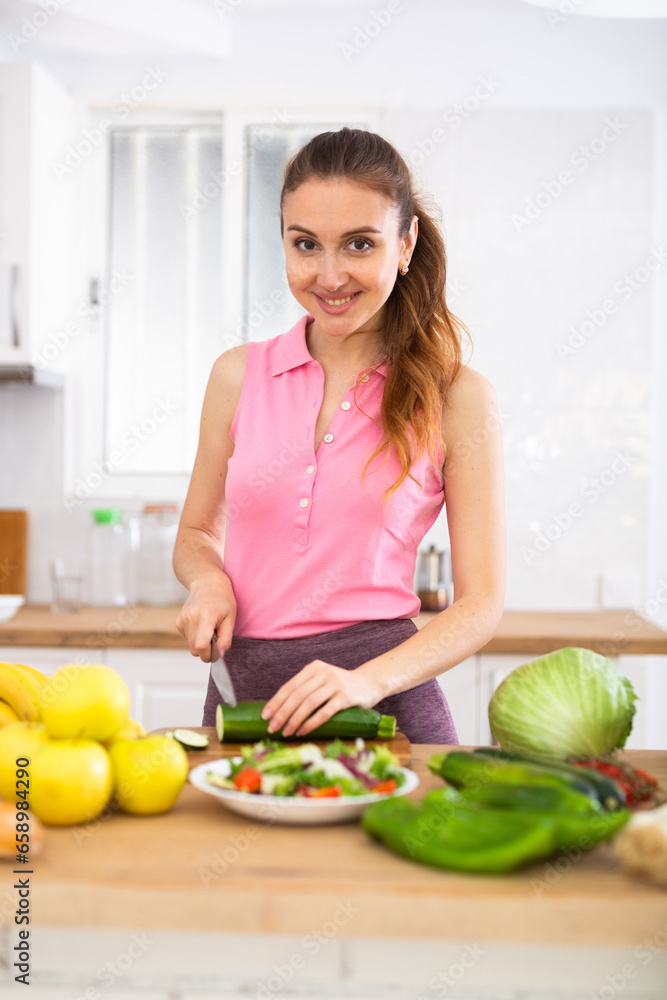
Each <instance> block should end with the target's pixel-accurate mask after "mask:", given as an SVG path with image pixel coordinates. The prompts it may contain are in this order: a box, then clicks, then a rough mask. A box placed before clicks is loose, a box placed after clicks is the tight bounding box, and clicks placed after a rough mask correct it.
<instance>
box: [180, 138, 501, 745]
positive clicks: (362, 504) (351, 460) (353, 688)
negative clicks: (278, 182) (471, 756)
mask: <svg viewBox="0 0 667 1000" xmlns="http://www.w3.org/2000/svg"><path fill="white" fill-rule="evenodd" d="M280 209H281V215H280V224H281V232H282V236H283V244H284V248H285V257H286V264H287V280H288V283H289V287H290V290H291V292H292V294H293V295H294V297H295V298H296V300H297V301H298V302H299V303H300V305H302V306H303V308H304V309H305V310H306V314H305V315H304V316H303V317H302V318H301V319H300V320H299V322H298V323H296V325H295V326H294V327H293V328H292V329H291V330H290V331H288V332H287V333H283V334H281V335H279V336H278V337H273V338H271V339H270V340H267V341H264V342H262V343H250V344H244V345H242V346H239V347H234V348H232V349H231V350H229V351H225V352H224V353H223V354H222V355H221V356H220V357H219V358H218V359H217V361H216V362H215V364H214V366H213V369H212V372H211V376H210V380H209V384H208V387H207V390H206V396H205V399H204V405H203V410H202V419H201V431H200V441H199V448H198V451H197V456H196V460H195V464H194V469H193V473H192V479H191V482H190V487H189V490H188V494H187V498H186V501H185V505H184V508H183V513H182V517H181V522H180V526H179V532H178V537H177V540H176V545H175V550H174V570H175V573H176V575H177V576H178V578H179V580H181V582H182V583H183V584H184V585H185V586H186V587H187V588H188V589H189V591H190V596H189V597H188V599H187V601H186V602H185V604H184V606H183V609H182V610H181V613H180V614H179V616H178V619H177V622H176V626H177V628H178V629H179V631H180V632H181V633H182V635H184V636H185V638H186V639H187V642H188V645H189V647H190V651H191V653H192V655H193V656H199V657H200V658H201V659H202V660H203V661H204V662H210V650H211V640H212V638H214V637H215V636H216V635H217V640H216V641H217V643H218V648H219V650H220V652H221V653H224V655H225V661H226V664H227V667H228V669H229V671H230V674H231V676H232V679H233V681H234V685H235V689H236V694H237V697H238V698H239V700H243V699H246V698H257V699H262V700H267V702H268V703H267V705H266V708H265V710H264V717H265V718H268V719H269V720H270V722H269V730H270V731H275V730H277V729H282V730H283V732H284V733H285V734H286V735H290V734H293V733H296V734H297V735H301V736H305V735H307V734H308V733H309V732H310V731H311V730H312V729H314V728H315V727H316V726H319V725H320V724H322V723H323V722H325V721H326V720H327V719H328V718H330V716H331V715H333V714H334V713H335V712H337V711H339V710H340V709H343V708H347V707H349V706H352V705H360V706H363V707H368V708H370V707H377V708H378V709H380V710H381V711H383V712H384V713H386V714H393V715H396V717H397V721H398V727H399V729H400V730H401V731H402V732H404V733H405V734H406V735H407V736H408V738H409V739H410V740H411V742H418V743H445V744H455V743H458V739H457V735H456V729H455V727H454V723H453V721H452V718H451V714H450V712H449V708H448V706H447V702H446V700H445V698H444V696H443V694H442V690H441V688H440V685H439V684H438V682H437V680H436V679H435V678H436V677H437V675H438V674H441V673H443V672H444V671H445V670H449V669H451V668H452V667H454V666H455V665H456V664H457V663H460V662H461V661H462V660H464V659H466V657H468V656H470V655H472V654H473V653H474V652H475V651H476V650H478V649H480V647H481V646H483V645H484V644H485V643H486V642H488V640H489V639H490V638H491V637H492V636H493V635H494V633H495V631H496V629H497V627H498V623H499V620H500V617H501V612H502V604H503V596H504V511H503V486H502V444H501V434H500V420H499V418H498V412H497V405H496V399H495V394H494V391H493V388H492V386H491V385H490V384H489V382H488V381H487V380H486V379H485V378H483V377H482V376H481V375H479V374H478V373H477V372H475V371H473V370H472V369H471V368H468V367H467V366H465V365H462V364H461V345H460V331H461V330H462V329H464V328H463V326H462V324H460V323H459V322H458V321H457V320H456V319H455V318H454V317H453V316H452V315H451V314H450V313H449V311H448V309H447V306H446V304H445V291H444V290H445V271H446V257H445V248H444V245H443V241H442V237H441V235H440V232H439V230H438V227H437V225H436V224H435V222H434V221H433V219H432V218H431V217H430V216H429V214H428V212H427V211H426V208H425V206H424V204H423V200H422V199H420V197H418V196H417V195H416V194H415V192H414V191H413V189H412V183H411V177H410V172H409V170H408V167H407V165H406V164H405V161H404V160H403V159H402V157H401V156H400V154H399V153H398V152H397V151H396V150H395V149H394V147H393V146H392V145H391V144H390V143H388V142H387V141H386V140H385V139H383V138H382V137H381V136H379V135H376V134H374V133H372V132H367V131H364V130H361V129H349V128H342V129H340V130H339V131H335V132H324V133H322V134H320V135H317V136H315V137H314V138H313V139H311V140H310V142H308V143H307V144H306V145H305V146H304V147H303V148H302V149H301V150H299V151H298V152H297V153H296V154H295V155H294V156H293V157H292V159H291V161H290V162H289V163H288V165H287V167H286V170H285V176H284V183H283V189H282V194H281V200H280ZM445 494H446V496H447V520H448V527H449V534H450V542H451V553H452V567H453V577H454V602H453V604H452V605H451V606H450V607H449V608H447V609H446V610H445V611H443V612H441V613H440V614H439V615H437V616H436V617H435V618H434V619H433V620H432V621H430V622H429V623H428V624H427V625H426V626H425V627H424V628H422V629H420V630H417V628H416V626H415V625H414V622H413V621H412V620H411V619H412V618H413V617H414V616H415V615H416V613H417V612H418V610H419V601H418V599H417V598H416V596H415V593H414V587H413V581H414V571H415V562H416V556H417V550H418V547H419V544H420V542H421V540H422V539H423V537H424V535H425V533H426V532H427V531H428V529H429V528H430V527H431V525H432V524H433V522H434V521H435V519H436V517H437V515H438V513H439V512H440V510H441V509H442V506H443V503H444V500H445ZM223 556H224V558H223ZM219 700H220V699H219V695H218V692H217V690H216V688H215V686H214V684H213V681H212V679H209V688H208V694H207V697H206V703H205V708H204V717H203V725H213V724H214V713H215V706H216V704H217V702H218V701H219Z"/></svg>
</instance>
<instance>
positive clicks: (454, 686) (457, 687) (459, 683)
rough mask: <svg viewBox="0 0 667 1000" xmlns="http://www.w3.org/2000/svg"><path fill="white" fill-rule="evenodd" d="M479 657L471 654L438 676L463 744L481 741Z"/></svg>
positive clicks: (471, 744)
mask: <svg viewBox="0 0 667 1000" xmlns="http://www.w3.org/2000/svg"><path fill="white" fill-rule="evenodd" d="M479 659H480V658H479V656H470V657H468V659H467V660H464V661H463V663H459V664H458V665H457V666H456V667H452V669H451V670H447V671H446V673H444V674H440V676H439V677H438V682H439V684H440V687H441V688H442V690H443V692H444V695H445V698H446V699H447V704H448V705H449V708H450V710H451V713H452V717H453V719H454V725H455V726H456V732H457V735H458V738H459V743H460V744H461V745H462V746H475V745H476V744H477V743H478V742H479V739H478V733H479V705H478V700H479Z"/></svg>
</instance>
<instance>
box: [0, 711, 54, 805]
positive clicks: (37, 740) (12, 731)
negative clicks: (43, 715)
mask: <svg viewBox="0 0 667 1000" xmlns="http://www.w3.org/2000/svg"><path fill="white" fill-rule="evenodd" d="M47 739H48V737H47V735H46V728H45V727H44V724H43V723H42V722H10V723H8V724H7V725H6V726H3V727H2V729H0V795H2V797H3V799H11V800H12V801H13V800H14V797H15V796H16V768H17V764H16V761H17V760H23V759H26V758H27V759H28V760H29V761H30V762H31V763H32V760H33V758H34V756H35V754H36V753H37V751H38V750H40V749H41V748H42V746H43V745H44V743H46V741H47ZM18 766H21V765H18ZM28 769H29V766H28ZM31 791H32V789H30V792H31ZM28 801H30V794H29V795H28Z"/></svg>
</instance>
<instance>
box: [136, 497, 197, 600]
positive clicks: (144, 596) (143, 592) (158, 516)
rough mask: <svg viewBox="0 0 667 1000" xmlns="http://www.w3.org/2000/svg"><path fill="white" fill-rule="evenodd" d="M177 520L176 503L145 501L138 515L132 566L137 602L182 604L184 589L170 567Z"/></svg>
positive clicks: (186, 594)
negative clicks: (136, 537) (147, 502)
mask: <svg viewBox="0 0 667 1000" xmlns="http://www.w3.org/2000/svg"><path fill="white" fill-rule="evenodd" d="M178 521H179V512H178V506H177V505H176V504H168V503H161V504H158V503H155V504H146V505H145V506H144V508H143V510H142V512H141V514H140V515H139V548H138V552H137V560H136V569H135V588H136V591H135V596H136V601H137V603H138V604H148V605H152V606H158V605H165V604H182V603H183V601H185V599H186V598H187V596H188V591H187V590H186V588H185V587H184V586H183V585H182V584H181V583H180V582H179V581H178V580H177V578H176V575H175V574H174V570H173V568H172V557H173V553H174V545H175V543H176V533H177V531H178Z"/></svg>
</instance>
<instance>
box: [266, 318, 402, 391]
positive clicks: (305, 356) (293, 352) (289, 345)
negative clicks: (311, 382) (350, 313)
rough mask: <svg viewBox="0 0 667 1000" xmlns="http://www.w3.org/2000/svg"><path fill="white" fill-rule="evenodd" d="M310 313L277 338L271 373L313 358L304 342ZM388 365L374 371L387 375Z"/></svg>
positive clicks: (304, 362) (281, 372) (288, 369)
mask: <svg viewBox="0 0 667 1000" xmlns="http://www.w3.org/2000/svg"><path fill="white" fill-rule="evenodd" d="M314 318H315V317H314V316H312V315H311V314H310V313H306V314H305V315H304V316H302V317H301V319H299V320H297V322H296V323H295V324H294V326H293V327H292V329H291V330H288V332H287V333H283V334H282V336H280V337H278V338H277V343H276V349H275V351H274V355H273V366H272V369H271V374H272V375H282V374H283V372H287V371H291V369H292V368H298V367H299V366H300V365H307V364H308V363H309V362H310V361H312V360H313V356H312V355H311V353H310V351H309V350H308V345H307V343H306V324H307V323H309V322H310V320H312V319H314ZM388 370H389V366H388V365H387V364H386V363H385V364H381V365H379V366H378V367H377V368H376V369H375V371H376V372H377V373H378V375H382V377H383V378H386V377H387V373H388Z"/></svg>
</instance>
